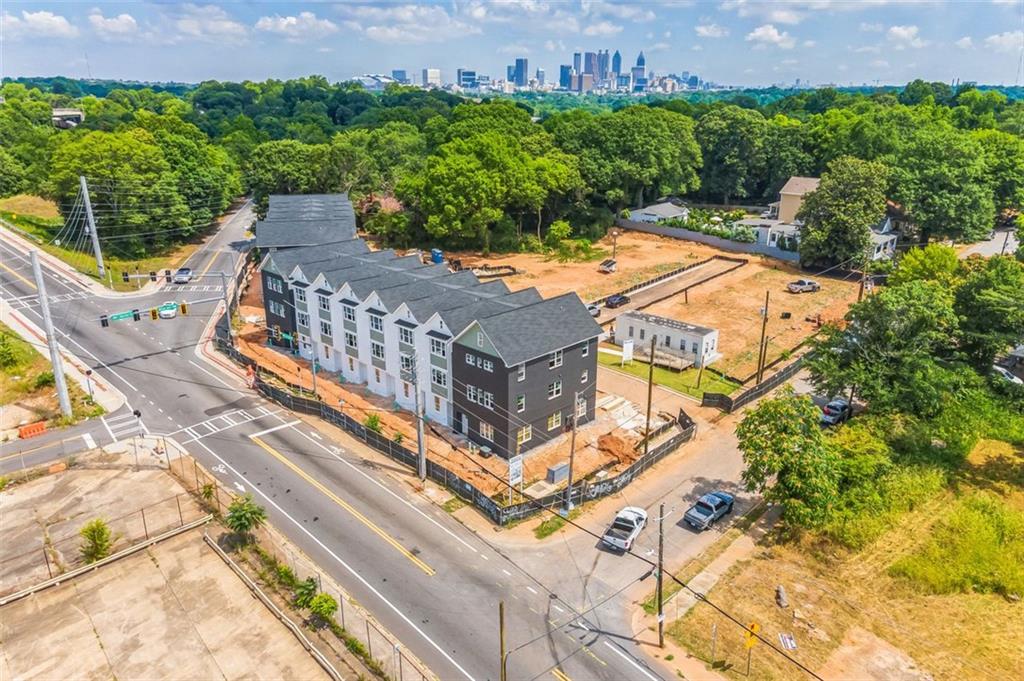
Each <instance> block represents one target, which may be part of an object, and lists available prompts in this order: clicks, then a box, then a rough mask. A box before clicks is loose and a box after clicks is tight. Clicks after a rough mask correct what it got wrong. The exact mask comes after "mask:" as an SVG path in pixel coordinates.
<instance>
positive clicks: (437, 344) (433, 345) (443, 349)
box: [430, 338, 448, 357]
mask: <svg viewBox="0 0 1024 681" xmlns="http://www.w3.org/2000/svg"><path fill="white" fill-rule="evenodd" d="M430 354H432V355H435V356H437V357H447V356H448V347H447V344H446V343H445V342H444V341H443V340H441V339H440V338H431V339H430Z"/></svg>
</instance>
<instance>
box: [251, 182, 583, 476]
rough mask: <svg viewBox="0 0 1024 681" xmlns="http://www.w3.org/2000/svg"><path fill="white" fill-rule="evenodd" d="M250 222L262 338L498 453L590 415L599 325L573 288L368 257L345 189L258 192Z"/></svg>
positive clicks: (393, 256) (387, 254)
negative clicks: (262, 208) (552, 290)
mask: <svg viewBox="0 0 1024 681" xmlns="http://www.w3.org/2000/svg"><path fill="white" fill-rule="evenodd" d="M269 206H270V207H269V210H268V212H267V216H266V218H265V219H264V220H261V221H259V222H257V223H256V226H255V231H256V246H257V248H258V249H259V251H260V253H261V257H262V261H261V265H260V271H261V280H262V285H263V299H264V300H263V303H264V312H265V315H266V323H267V326H268V328H269V329H270V331H271V338H272V339H273V341H272V342H275V343H276V344H278V345H284V346H288V347H290V348H292V349H293V350H294V351H295V352H298V353H299V354H300V355H302V356H303V357H304V358H306V359H308V360H311V361H313V362H315V363H316V365H317V366H318V367H319V369H320V371H322V372H326V373H327V375H330V374H333V376H331V378H334V379H336V380H340V381H343V382H347V383H358V384H363V385H365V386H366V387H367V388H368V389H369V390H370V391H371V392H373V393H375V394H377V395H382V396H386V397H390V398H392V399H393V400H394V404H395V406H396V407H397V408H401V409H407V410H413V409H414V407H415V402H416V391H417V389H418V390H419V393H420V398H421V400H422V401H423V404H424V413H425V415H426V418H428V419H429V420H430V421H433V422H436V423H438V424H441V425H444V426H448V427H450V428H451V429H452V430H453V431H455V432H456V433H458V434H460V435H462V436H465V437H466V438H468V439H469V440H470V441H471V442H473V443H475V444H476V445H478V446H480V447H481V448H483V447H486V448H488V449H489V450H490V451H492V452H494V453H495V454H497V455H498V456H502V457H506V458H507V457H509V456H512V455H514V454H515V453H516V452H517V451H518V452H524V451H526V450H528V449H530V448H532V447H535V446H537V445H539V444H543V443H544V442H547V441H549V440H552V439H554V438H556V437H558V436H560V435H561V434H562V432H563V431H564V429H565V427H566V426H567V425H568V424H569V423H570V422H571V420H572V419H574V418H575V419H576V420H577V422H578V423H583V422H586V421H590V420H592V419H593V418H594V409H595V406H596V394H597V389H596V381H597V343H598V338H599V337H600V335H601V327H600V326H598V324H597V323H596V322H594V320H593V318H592V317H591V316H590V313H589V312H588V311H587V309H586V306H585V305H584V304H583V302H582V301H581V300H580V299H579V297H578V296H577V295H576V294H575V293H566V294H563V295H560V296H556V297H554V298H548V299H544V298H543V297H541V295H540V294H539V293H538V292H537V290H536V289H534V288H530V289H525V290H521V291H515V292H513V291H511V290H509V288H508V286H507V285H506V284H505V283H504V282H503V281H500V280H492V281H481V280H480V279H479V278H478V277H477V276H476V275H475V274H474V273H473V272H470V271H466V270H463V271H453V270H452V269H451V268H450V267H449V266H448V264H446V263H443V262H427V263H425V262H424V261H423V258H422V256H421V254H420V253H418V252H416V253H413V254H407V255H400V254H398V253H395V252H394V251H392V250H390V249H389V250H382V251H371V250H370V248H369V246H368V245H367V244H366V242H365V241H363V240H362V239H360V238H358V237H357V236H356V231H355V216H354V212H353V209H352V205H351V203H349V200H348V198H347V196H346V195H344V194H331V195H287V196H284V195H282V196H271V197H270V204H269Z"/></svg>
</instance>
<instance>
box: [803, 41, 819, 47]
mask: <svg viewBox="0 0 1024 681" xmlns="http://www.w3.org/2000/svg"><path fill="white" fill-rule="evenodd" d="M817 44H818V41H817V40H805V41H804V47H814V46H815V45H817Z"/></svg>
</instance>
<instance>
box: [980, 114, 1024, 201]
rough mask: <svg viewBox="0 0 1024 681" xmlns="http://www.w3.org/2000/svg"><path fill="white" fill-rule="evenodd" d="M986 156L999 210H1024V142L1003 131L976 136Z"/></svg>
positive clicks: (989, 131)
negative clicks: (1023, 208) (1022, 208)
mask: <svg viewBox="0 0 1024 681" xmlns="http://www.w3.org/2000/svg"><path fill="white" fill-rule="evenodd" d="M972 136H973V137H974V139H975V140H977V142H978V143H979V144H980V145H981V148H982V149H983V150H984V152H985V155H984V158H985V167H986V170H987V175H988V177H987V180H988V184H989V186H991V187H992V192H993V200H994V201H995V204H996V210H1003V209H1006V208H1017V209H1020V208H1021V207H1024V139H1021V137H1019V136H1016V135H1011V134H1009V133H1005V132H1002V131H999V130H978V131H976V132H974V133H972Z"/></svg>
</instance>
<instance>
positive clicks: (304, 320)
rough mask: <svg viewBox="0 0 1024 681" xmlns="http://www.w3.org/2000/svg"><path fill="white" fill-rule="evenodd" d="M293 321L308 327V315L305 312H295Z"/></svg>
mask: <svg viewBox="0 0 1024 681" xmlns="http://www.w3.org/2000/svg"><path fill="white" fill-rule="evenodd" d="M295 321H297V322H298V323H299V326H304V327H306V328H307V329H308V328H309V315H308V314H306V313H305V312H296V313H295Z"/></svg>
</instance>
